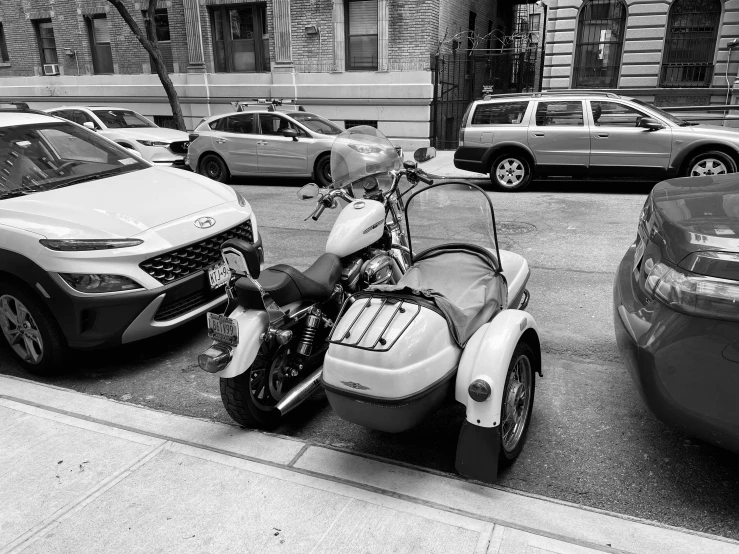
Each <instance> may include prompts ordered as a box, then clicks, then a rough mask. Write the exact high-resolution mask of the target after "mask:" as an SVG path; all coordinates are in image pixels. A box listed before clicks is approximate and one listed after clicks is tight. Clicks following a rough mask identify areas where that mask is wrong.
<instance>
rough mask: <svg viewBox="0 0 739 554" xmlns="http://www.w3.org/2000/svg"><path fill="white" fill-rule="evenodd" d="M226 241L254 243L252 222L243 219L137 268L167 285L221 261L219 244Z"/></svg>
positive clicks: (143, 263)
mask: <svg viewBox="0 0 739 554" xmlns="http://www.w3.org/2000/svg"><path fill="white" fill-rule="evenodd" d="M229 239H241V240H245V241H246V242H249V243H252V242H254V235H253V233H252V228H251V221H250V220H246V221H244V222H243V223H241V224H239V225H237V226H236V227H233V228H231V229H229V230H228V231H224V232H222V233H219V234H217V235H215V236H212V237H210V238H207V239H205V240H201V241H200V242H196V243H194V244H190V245H188V246H183V247H182V248H178V249H177V250H172V251H171V252H167V253H166V254H160V255H159V256H156V257H154V258H149V259H148V260H146V261H143V262H141V263H140V264H139V267H140V268H141V269H143V270H144V271H145V272H146V273H148V274H149V275H151V276H152V277H154V279H156V280H157V281H159V282H160V283H162V284H164V285H168V284H169V283H173V282H174V281H177V280H178V279H182V278H184V277H187V276H189V275H192V274H193V273H197V272H198V271H202V270H204V269H206V268H207V267H209V266H211V265H213V264H215V263H217V262H218V261H220V260H221V245H222V244H223V243H224V242H226V241H227V240H229Z"/></svg>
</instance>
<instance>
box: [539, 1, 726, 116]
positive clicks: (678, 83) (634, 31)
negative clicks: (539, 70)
mask: <svg viewBox="0 0 739 554" xmlns="http://www.w3.org/2000/svg"><path fill="white" fill-rule="evenodd" d="M544 3H545V4H546V5H547V8H548V10H547V11H548V17H547V35H546V43H547V48H546V59H545V68H544V82H543V87H544V89H562V88H601V89H619V91H621V92H623V93H625V94H629V95H632V96H635V97H638V98H641V99H643V100H645V101H648V102H654V103H655V104H656V105H658V106H678V105H708V104H724V103H725V102H726V100H727V98H729V95H728V93H729V92H730V91H731V89H733V85H734V80H735V78H736V74H737V71H738V70H739V49H736V50H733V51H731V53H730V49H729V48H728V44H729V43H730V42H731V41H733V40H736V39H739V0H544ZM730 56H731V60H730ZM729 61H731V66H729Z"/></svg>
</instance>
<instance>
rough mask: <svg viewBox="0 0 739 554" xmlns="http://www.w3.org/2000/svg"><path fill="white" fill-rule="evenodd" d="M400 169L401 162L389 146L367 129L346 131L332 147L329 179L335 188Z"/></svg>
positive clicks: (384, 140)
mask: <svg viewBox="0 0 739 554" xmlns="http://www.w3.org/2000/svg"><path fill="white" fill-rule="evenodd" d="M401 166H402V160H401V159H400V156H399V155H398V152H397V151H396V150H395V147H394V146H393V145H392V143H391V142H390V141H389V140H388V139H387V138H386V137H385V135H383V134H382V133H381V132H380V131H378V130H377V129H375V128H374V127H370V126H368V125H361V126H358V127H352V128H351V129H347V130H346V131H344V132H343V133H341V134H340V135H339V136H338V137H336V140H334V143H333V146H332V147H331V179H332V180H333V181H334V186H335V187H337V188H338V187H343V186H346V185H348V184H349V183H354V182H355V181H358V180H359V179H362V178H364V177H369V176H372V175H377V174H383V173H387V172H388V171H392V170H394V169H395V170H398V169H400V168H401Z"/></svg>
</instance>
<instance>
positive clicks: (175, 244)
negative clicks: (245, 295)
mask: <svg viewBox="0 0 739 554" xmlns="http://www.w3.org/2000/svg"><path fill="white" fill-rule="evenodd" d="M229 238H241V239H245V240H247V241H250V242H254V243H256V245H257V247H258V248H259V249H260V251H261V240H260V239H259V236H258V230H257V222H256V219H255V218H254V214H253V213H252V210H251V207H250V206H249V204H248V203H247V202H246V200H245V199H244V198H243V197H242V196H241V195H240V194H238V193H236V192H235V191H234V190H233V189H231V188H230V187H228V186H225V185H222V184H220V183H216V182H214V181H212V180H210V179H207V178H205V177H202V176H200V175H197V174H194V173H189V172H183V171H180V170H177V169H172V168H167V167H153V166H152V165H151V164H149V163H148V162H146V161H144V160H142V159H140V158H138V157H136V156H132V155H131V153H130V152H129V151H128V150H126V149H124V148H121V147H120V146H118V145H116V144H114V143H112V142H110V141H109V140H106V139H104V138H102V137H100V136H98V135H97V134H95V133H94V132H92V131H89V130H88V129H85V128H84V127H82V126H80V125H77V124H75V123H70V122H68V121H65V120H63V119H60V118H57V117H53V116H50V115H47V114H44V113H43V112H34V111H31V110H23V109H14V110H10V111H9V110H0V335H2V336H3V337H4V339H0V341H1V342H7V345H8V346H9V347H10V349H11V350H12V352H13V353H14V354H15V356H16V358H17V360H18V361H19V362H20V363H21V365H22V366H24V367H25V368H26V369H27V370H29V371H32V372H34V373H39V374H50V373H52V372H55V371H58V370H59V369H60V368H61V367H62V364H63V360H64V355H65V352H66V349H67V347H71V348H84V349H89V348H98V347H104V346H110V345H119V344H122V343H129V342H132V341H136V340H139V339H143V338H145V337H150V336H153V335H156V334H158V333H162V332H164V331H167V330H169V329H172V328H174V327H177V326H178V325H181V324H182V323H184V322H186V321H188V320H191V319H193V318H194V317H196V316H198V315H200V314H203V313H205V312H206V311H208V310H211V309H212V308H214V307H215V306H217V305H218V304H221V303H223V302H224V301H225V300H226V293H225V290H224V288H223V287H222V285H223V284H224V273H227V272H224V271H223V267H222V265H221V258H220V250H219V247H220V245H221V244H222V243H223V242H224V241H225V240H227V239H229Z"/></svg>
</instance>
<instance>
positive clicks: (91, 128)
mask: <svg viewBox="0 0 739 554" xmlns="http://www.w3.org/2000/svg"><path fill="white" fill-rule="evenodd" d="M82 125H83V126H84V127H87V128H88V129H90V131H94V130H95V124H94V123H93V122H92V121H85V122H84V123H83V124H82Z"/></svg>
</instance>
